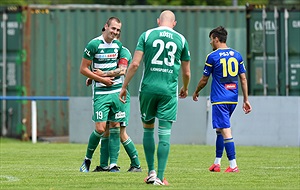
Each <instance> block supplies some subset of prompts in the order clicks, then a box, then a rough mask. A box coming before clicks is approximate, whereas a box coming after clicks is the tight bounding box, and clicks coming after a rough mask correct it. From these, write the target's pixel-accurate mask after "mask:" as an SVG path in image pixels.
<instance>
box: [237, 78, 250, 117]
mask: <svg viewBox="0 0 300 190" xmlns="http://www.w3.org/2000/svg"><path fill="white" fill-rule="evenodd" d="M239 77H240V81H241V85H242V92H243V96H244V100H243V110H244V112H245V114H248V113H250V112H251V110H252V107H251V104H250V102H249V100H248V84H247V78H246V74H245V73H242V74H240V75H239Z"/></svg>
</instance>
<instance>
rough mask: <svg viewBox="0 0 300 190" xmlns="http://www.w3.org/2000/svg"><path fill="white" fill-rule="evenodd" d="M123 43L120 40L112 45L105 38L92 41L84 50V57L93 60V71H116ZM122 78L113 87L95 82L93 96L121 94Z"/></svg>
mask: <svg viewBox="0 0 300 190" xmlns="http://www.w3.org/2000/svg"><path fill="white" fill-rule="evenodd" d="M121 49H122V43H121V42H120V41H118V40H113V41H112V42H111V43H106V42H105V41H104V39H103V36H102V35H101V36H99V37H96V38H94V39H92V40H91V41H90V42H89V43H88V44H87V46H86V47H85V49H84V53H83V57H84V58H85V59H88V60H92V65H91V67H92V68H91V69H92V70H94V69H100V70H102V71H111V70H115V69H116V68H117V67H118V59H119V55H120V51H121ZM122 83H123V81H122V78H121V77H115V78H114V84H113V85H112V86H106V85H105V84H103V83H101V82H97V81H93V85H92V86H93V94H110V93H115V92H120V91H121V87H122Z"/></svg>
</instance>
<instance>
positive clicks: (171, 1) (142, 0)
mask: <svg viewBox="0 0 300 190" xmlns="http://www.w3.org/2000/svg"><path fill="white" fill-rule="evenodd" d="M2 1H3V0H2ZM2 1H1V3H0V5H29V4H47V5H56V4H107V5H155V6H159V5H171V6H180V5H185V6H186V5H188V6H193V5H197V6H200V5H203V6H205V5H209V6H231V5H233V0H114V1H111V0H9V1H3V2H2ZM269 1H270V0H252V1H249V0H236V2H237V3H238V5H242V6H243V5H246V3H248V2H249V3H253V4H264V5H267V4H268V3H269Z"/></svg>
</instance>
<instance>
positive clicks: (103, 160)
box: [100, 137, 109, 168]
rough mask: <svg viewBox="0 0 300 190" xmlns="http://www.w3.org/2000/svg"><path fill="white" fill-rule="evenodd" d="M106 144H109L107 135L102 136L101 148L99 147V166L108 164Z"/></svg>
mask: <svg viewBox="0 0 300 190" xmlns="http://www.w3.org/2000/svg"><path fill="white" fill-rule="evenodd" d="M108 145H109V137H102V138H101V148H100V166H101V167H102V168H104V167H107V166H108V159H109V152H108Z"/></svg>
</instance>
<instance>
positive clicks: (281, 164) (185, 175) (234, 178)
mask: <svg viewBox="0 0 300 190" xmlns="http://www.w3.org/2000/svg"><path fill="white" fill-rule="evenodd" d="M0 143H1V144H0V161H1V162H0V164H1V165H0V189H14V190H16V189H30V190H32V189H51V190H56V189H119V190H123V189H132V190H134V189H139V190H142V189H181V190H182V189H191V190H194V189H222V190H223V189H230V190H232V189H260V190H261V189H289V190H290V189H300V170H299V169H300V149H299V147H247V146H237V147H236V152H237V155H236V156H237V163H238V166H239V169H240V172H239V173H224V170H225V169H226V167H227V166H228V161H227V158H226V157H223V161H222V166H221V172H220V173H212V172H209V171H208V167H209V166H210V165H211V164H212V163H213V161H214V146H204V145H171V151H170V156H169V160H168V164H167V169H166V172H165V177H166V178H167V180H168V181H169V183H170V186H166V187H162V186H153V185H147V184H145V183H144V182H143V179H144V178H145V177H146V173H147V166H146V161H145V156H144V152H143V148H142V145H136V146H137V149H138V151H139V157H140V160H141V165H142V168H143V172H140V173H129V172H126V171H127V169H128V168H129V163H130V161H129V159H128V157H127V155H126V152H125V150H124V149H123V148H122V145H121V152H120V157H119V163H118V164H119V166H120V167H121V172H119V173H109V172H97V173H95V172H89V173H80V172H79V167H80V165H81V164H82V161H83V158H84V155H85V150H86V144H64V143H42V142H38V143H37V144H32V143H31V142H20V141H18V140H12V139H7V138H0ZM96 165H99V149H98V150H97V151H96V152H95V154H94V158H93V161H92V165H91V169H92V170H93V169H94V168H95V167H96Z"/></svg>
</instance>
